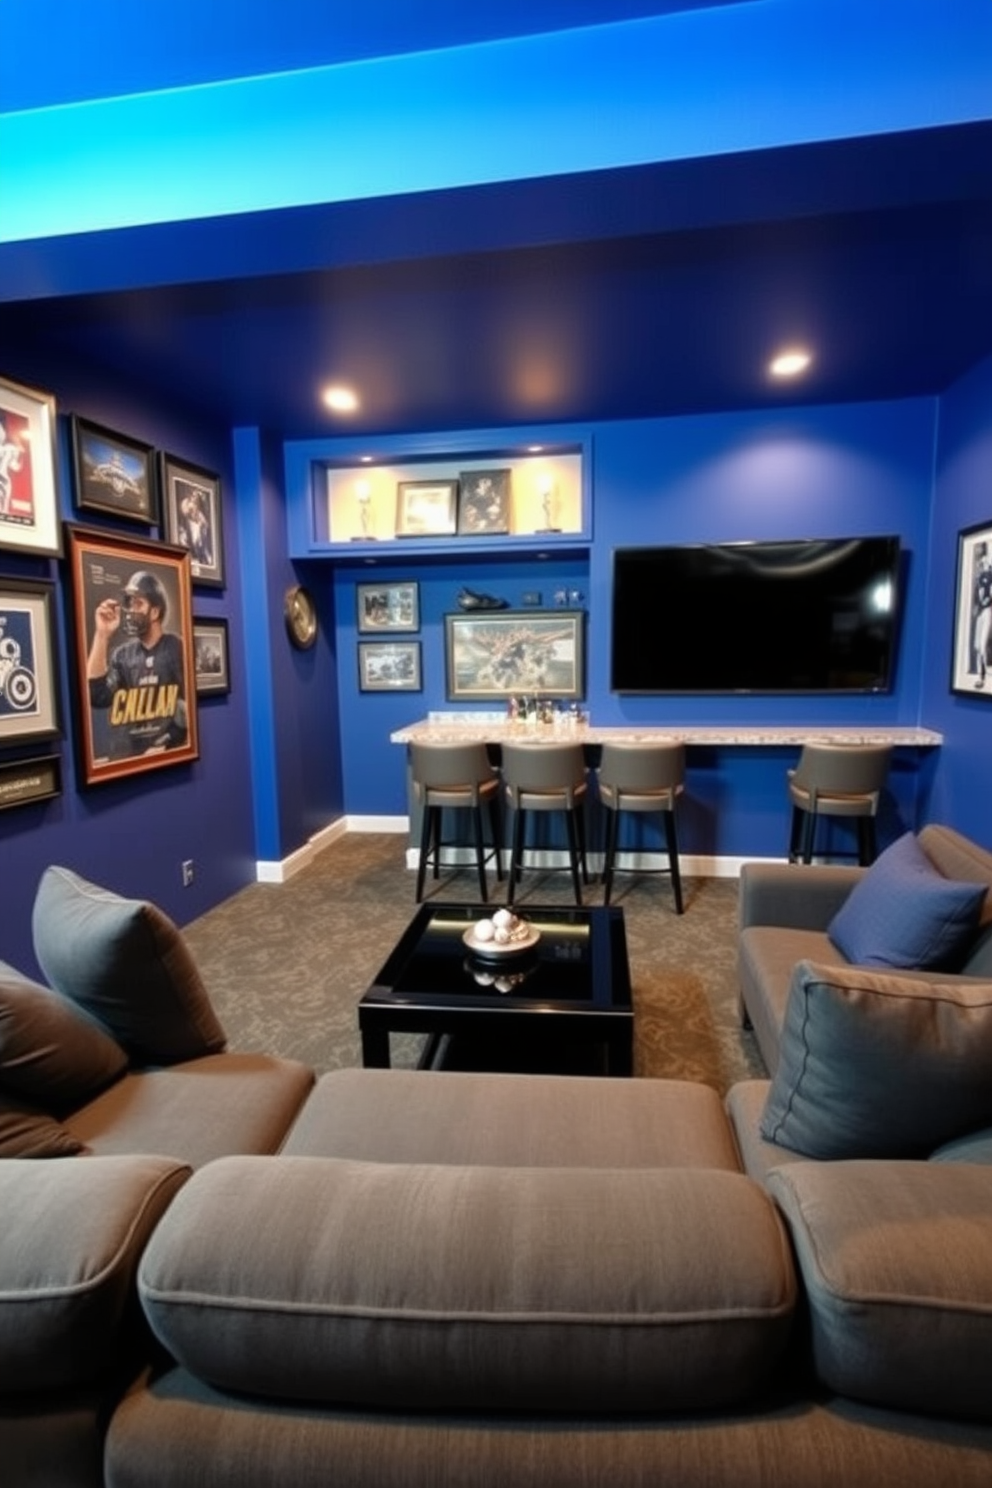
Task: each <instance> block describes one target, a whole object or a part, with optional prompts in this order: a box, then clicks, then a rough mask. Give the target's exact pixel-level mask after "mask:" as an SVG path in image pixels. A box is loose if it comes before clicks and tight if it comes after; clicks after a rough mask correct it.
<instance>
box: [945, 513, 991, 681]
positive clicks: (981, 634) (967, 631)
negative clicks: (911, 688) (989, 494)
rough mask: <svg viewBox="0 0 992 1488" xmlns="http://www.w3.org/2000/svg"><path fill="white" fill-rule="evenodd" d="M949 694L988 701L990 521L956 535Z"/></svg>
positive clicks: (966, 528)
mask: <svg viewBox="0 0 992 1488" xmlns="http://www.w3.org/2000/svg"><path fill="white" fill-rule="evenodd" d="M951 691H952V692H955V693H959V694H961V695H962V696H967V697H973V698H983V699H987V700H989V701H992V519H990V520H989V521H987V522H977V523H976V524H975V525H974V526H973V527H965V528H962V530H961V531H960V532H959V533H958V566H957V581H956V587H955V597H954V646H953V651H952V654H951Z"/></svg>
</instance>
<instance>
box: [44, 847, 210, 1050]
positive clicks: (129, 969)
mask: <svg viewBox="0 0 992 1488" xmlns="http://www.w3.org/2000/svg"><path fill="white" fill-rule="evenodd" d="M31 928H32V934H33V937H34V950H35V955H36V956H37V958H38V964H39V966H40V967H41V969H42V971H43V972H44V974H45V976H46V977H47V979H48V981H49V982H50V983H51V985H52V986H53V987H54V988H55V989H56V991H58V992H61V993H62V995H63V996H64V997H67V998H69V999H71V1001H73V1002H75V1003H77V1004H78V1005H79V1006H80V1007H82V1008H85V1010H86V1011H87V1012H88V1013H90V1014H92V1016H93V1017H94V1018H96V1019H97V1020H98V1021H99V1022H100V1023H101V1024H102V1025H103V1026H104V1027H105V1028H106V1029H108V1030H109V1031H110V1032H111V1033H112V1034H113V1036H114V1038H115V1039H116V1040H117V1042H118V1043H119V1044H121V1045H122V1046H123V1047H124V1048H125V1049H126V1050H127V1052H128V1054H129V1055H130V1056H131V1059H132V1060H133V1061H134V1062H136V1063H139V1064H173V1063H178V1062H179V1061H181V1060H186V1059H196V1058H198V1057H199V1056H200V1055H203V1054H214V1053H217V1052H218V1051H219V1050H220V1049H222V1048H223V1047H224V1043H225V1036H224V1030H223V1028H222V1027H221V1025H220V1022H219V1021H218V1019H217V1015H216V1013H215V1012H214V1009H213V1006H212V1005H211V1002H210V998H209V996H208V995H207V991H206V988H205V987H204V985H203V982H202V980H201V978H200V973H199V971H198V970H197V968H196V964H195V963H194V961H193V958H192V955H191V954H190V951H189V949H188V947H187V945H186V942H185V940H184V939H183V937H182V935H181V933H180V931H179V930H178V929H177V927H176V926H175V925H174V924H173V922H172V921H171V920H170V919H169V917H168V915H165V914H163V913H162V911H161V910H160V909H157V908H156V906H155V905H154V904H149V903H147V902H146V901H145V900H141V899H124V898H121V896H120V895H119V894H114V893H111V892H110V890H108V889H102V888H99V887H98V886H97V885H96V884H92V883H88V882H87V881H86V879H84V878H80V877H79V875H78V874H77V873H72V872H71V871H70V870H69V869H68V868H58V867H52V868H46V870H45V872H44V873H43V874H42V877H41V882H40V883H39V885H38V892H37V894H36V896H35V902H34V908H33V910H32V916H31Z"/></svg>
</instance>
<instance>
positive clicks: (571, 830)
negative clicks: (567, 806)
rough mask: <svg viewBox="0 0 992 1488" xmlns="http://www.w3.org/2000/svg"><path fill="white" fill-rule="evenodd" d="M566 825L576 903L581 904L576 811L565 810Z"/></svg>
mask: <svg viewBox="0 0 992 1488" xmlns="http://www.w3.org/2000/svg"><path fill="white" fill-rule="evenodd" d="M565 826H566V828H567V831H568V861H569V866H570V867H571V870H572V888H573V889H574V890H575V902H576V904H581V903H582V886H581V884H580V883H579V842H578V837H579V828H578V825H577V823H576V813H575V812H574V811H566V812H565ZM583 861H584V855H583Z"/></svg>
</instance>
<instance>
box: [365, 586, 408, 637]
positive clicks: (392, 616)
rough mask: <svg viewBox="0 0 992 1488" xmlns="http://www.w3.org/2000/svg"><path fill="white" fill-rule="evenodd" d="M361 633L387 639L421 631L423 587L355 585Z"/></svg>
mask: <svg viewBox="0 0 992 1488" xmlns="http://www.w3.org/2000/svg"><path fill="white" fill-rule="evenodd" d="M355 600H356V604H357V607H358V629H359V631H360V632H361V633H366V632H370V631H375V632H377V633H378V634H379V635H385V634H387V633H389V632H392V631H404V630H419V629H420V585H419V584H418V583H417V582H416V580H411V581H410V582H409V583H405V584H356V585H355Z"/></svg>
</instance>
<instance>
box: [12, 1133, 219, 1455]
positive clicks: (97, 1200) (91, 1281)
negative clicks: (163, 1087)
mask: <svg viewBox="0 0 992 1488" xmlns="http://www.w3.org/2000/svg"><path fill="white" fill-rule="evenodd" d="M189 1172H190V1170H189V1168H188V1167H186V1166H185V1164H183V1163H177V1162H173V1161H172V1160H171V1159H169V1158H163V1157H113V1158H87V1159H85V1160H83V1161H76V1160H74V1159H72V1158H69V1159H59V1158H56V1159H54V1160H53V1161H52V1162H46V1163H32V1162H17V1161H11V1162H0V1214H2V1216H3V1222H2V1223H0V1392H4V1393H10V1394H23V1393H26V1392H29V1391H46V1390H56V1389H63V1388H66V1387H69V1386H75V1385H81V1384H85V1383H87V1382H90V1381H93V1380H97V1379H99V1378H100V1377H101V1376H103V1375H105V1374H107V1373H108V1372H109V1371H110V1370H111V1369H113V1368H114V1367H115V1366H117V1365H119V1363H120V1359H119V1350H120V1344H121V1336H120V1331H121V1327H122V1325H123V1323H124V1321H125V1318H126V1314H127V1311H128V1308H129V1305H130V1303H131V1301H132V1299H133V1289H134V1274H135V1270H136V1268H137V1264H138V1258H139V1256H140V1255H141V1253H142V1251H143V1249H144V1247H145V1244H146V1243H147V1240H148V1237H149V1235H150V1234H151V1232H152V1230H153V1229H154V1227H155V1225H156V1224H157V1222H158V1220H159V1219H160V1218H161V1216H162V1214H163V1213H164V1212H165V1210H166V1208H167V1207H168V1205H169V1203H170V1202H171V1201H172V1199H173V1197H174V1195H175V1194H176V1193H177V1192H178V1190H179V1189H180V1188H181V1187H182V1185H183V1184H184V1183H185V1182H186V1179H187V1178H188V1177H189ZM0 1476H2V1472H0Z"/></svg>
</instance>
